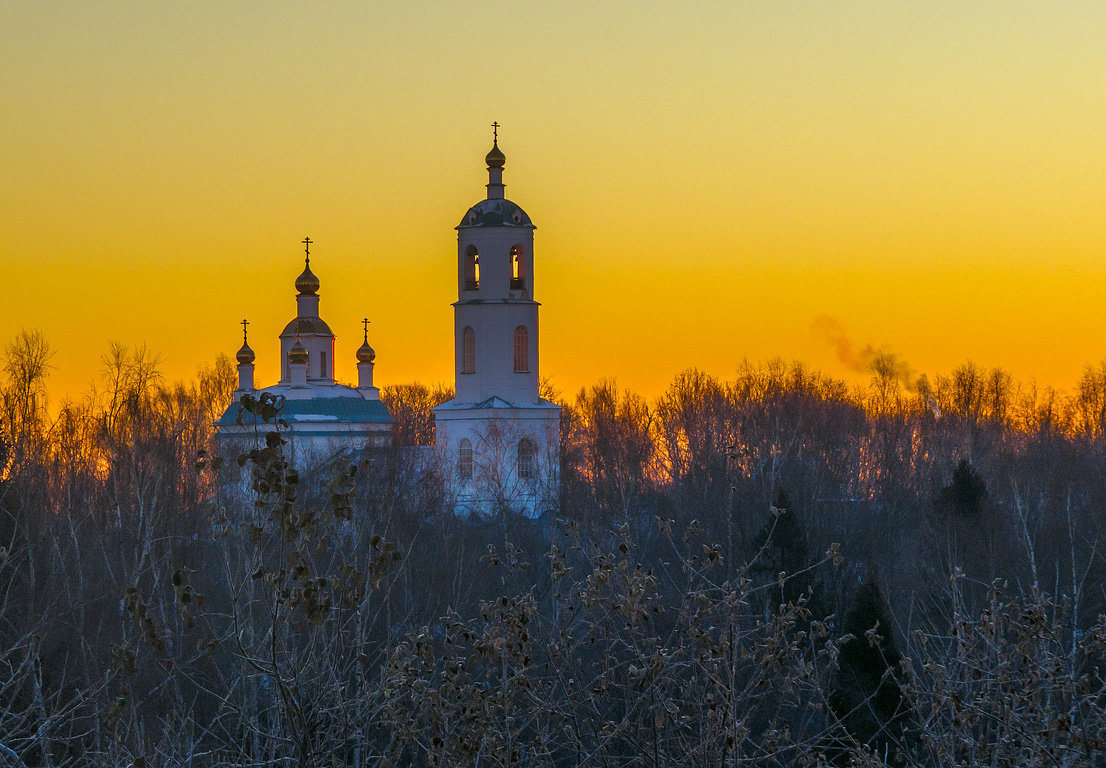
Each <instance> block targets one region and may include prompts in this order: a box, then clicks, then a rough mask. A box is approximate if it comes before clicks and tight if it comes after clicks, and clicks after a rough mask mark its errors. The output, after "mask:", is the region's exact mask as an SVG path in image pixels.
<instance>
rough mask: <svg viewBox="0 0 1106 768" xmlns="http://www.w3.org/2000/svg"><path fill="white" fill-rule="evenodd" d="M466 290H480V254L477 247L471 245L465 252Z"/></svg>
mask: <svg viewBox="0 0 1106 768" xmlns="http://www.w3.org/2000/svg"><path fill="white" fill-rule="evenodd" d="M463 263H464V270H465V274H464V289H465V290H466V291H475V290H479V288H480V254H479V253H478V252H477V250H476V246H475V245H470V246H469V247H468V248H467V249H466V250H465V259H464V262H463Z"/></svg>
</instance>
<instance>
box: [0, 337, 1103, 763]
mask: <svg viewBox="0 0 1106 768" xmlns="http://www.w3.org/2000/svg"><path fill="white" fill-rule="evenodd" d="M49 361H50V347H49V344H48V343H47V341H46V340H45V339H44V338H43V337H42V335H41V334H38V333H35V332H23V333H21V334H19V335H18V336H17V337H16V338H15V339H14V340H13V341H12V342H11V343H9V344H8V345H7V347H6V349H5V356H4V381H3V386H2V390H0V395H2V397H0V406H2V411H0V429H2V436H3V441H2V448H3V455H2V457H0V463H2V466H3V475H2V483H0V513H2V514H0V587H2V591H0V753H2V754H0V761H3V760H7V761H8V762H9V763H10V764H12V765H25V766H32V765H51V766H54V765H57V766H70V765H73V766H78V765H81V766H83V765H88V766H101V765H136V766H139V765H149V766H153V765H157V766H162V765H165V766H176V765H181V766H183V765H189V766H231V765H234V766H238V765H257V766H262V765H264V766H269V765H273V766H276V765H301V766H335V765H346V766H385V765H427V766H431V765H434V766H438V765H441V766H445V765H450V766H454V765H458V766H460V765H471V766H477V765H502V766H508V765H518V766H530V765H542V766H546V765H548V766H568V765H572V766H580V765H591V764H594V765H601V766H613V765H617V766H637V765H641V766H656V767H657V768H659V766H662V765H680V766H682V765H704V766H707V765H710V766H715V765H738V764H750V765H849V764H856V765H947V764H951V763H954V762H955V763H962V764H970V765H974V764H984V763H986V764H996V763H1001V764H1019V765H1020V764H1027V765H1060V764H1062V765H1088V766H1089V765H1098V764H1101V763H1102V761H1103V759H1104V756H1103V744H1102V737H1101V736H1100V735H1099V734H1101V733H1103V732H1106V718H1104V715H1106V708H1104V700H1103V692H1104V689H1103V676H1102V673H1101V664H1102V643H1103V641H1104V640H1106V625H1104V624H1103V621H1102V619H1101V617H1100V614H1102V613H1104V612H1106V608H1104V602H1106V593H1104V590H1106V576H1104V569H1103V548H1104V547H1103V541H1102V536H1101V531H1100V527H1101V526H1102V520H1103V514H1102V510H1103V509H1104V506H1103V502H1106V481H1104V473H1103V467H1104V459H1106V453H1104V448H1106V429H1104V425H1106V365H1103V366H1100V367H1098V368H1088V369H1087V371H1086V372H1085V373H1084V375H1083V376H1082V378H1081V379H1080V381H1079V382H1078V383H1077V385H1076V386H1075V387H1074V388H1073V389H1072V391H1071V392H1067V393H1064V392H1057V391H1053V390H1047V389H1046V390H1038V389H1037V388H1035V387H1033V386H1031V385H1023V384H1019V383H1018V382H1016V381H1014V380H1013V379H1012V377H1011V376H1009V375H1008V374H1007V373H1005V372H1004V371H1002V370H999V369H993V370H984V369H981V368H979V367H978V366H975V365H973V364H970V363H967V364H965V365H963V366H961V367H959V368H957V369H956V370H955V371H953V372H952V373H951V374H949V375H947V376H938V377H935V378H934V380H933V381H932V382H930V381H928V380H925V379H922V380H919V381H916V382H904V381H903V380H902V377H901V376H899V375H898V370H897V368H896V366H894V365H893V364H890V363H889V362H888V361H883V362H882V363H881V362H880V361H879V360H878V359H877V361H876V363H875V364H873V366H872V371H871V381H870V383H869V384H868V385H866V386H860V387H857V386H848V385H846V384H845V383H844V382H841V381H839V380H835V379H833V378H831V377H828V376H825V375H823V374H821V373H819V372H817V371H812V370H810V369H809V368H807V367H805V366H803V365H801V364H798V363H785V362H782V361H772V362H769V363H766V364H759V365H758V364H752V363H744V364H742V365H741V367H739V368H738V370H737V371H736V372H735V374H734V376H733V377H732V378H731V379H729V380H721V379H718V378H716V377H712V376H709V375H707V374H705V373H703V372H701V371H697V370H688V371H684V372H682V373H680V374H678V375H677V376H676V377H675V378H674V380H673V381H672V383H671V384H670V385H669V387H668V388H667V390H666V391H665V392H664V393H663V394H662V395H661V396H659V397H657V398H655V399H646V398H643V397H641V396H640V395H638V394H635V393H634V392H632V391H630V390H627V389H625V388H622V387H620V386H618V384H617V383H616V382H615V381H613V380H608V381H602V382H599V383H597V384H595V385H593V386H590V387H586V388H583V389H581V390H580V391H579V392H578V393H577V394H576V395H575V396H572V397H565V396H563V395H560V394H559V393H557V392H556V391H555V390H554V389H553V388H552V386H550V385H549V384H548V383H545V384H544V385H543V394H544V395H545V396H546V397H548V398H550V399H553V400H555V401H557V402H559V403H560V404H561V405H562V406H563V411H562V422H561V446H560V447H561V456H562V466H561V499H560V509H559V510H558V512H557V514H556V515H555V517H551V518H549V519H542V520H532V519H527V518H524V517H520V516H518V515H515V514H513V513H512V511H511V510H510V509H509V508H504V509H502V510H500V511H499V512H498V513H496V514H494V515H489V516H487V517H485V518H480V519H474V518H466V519H462V518H458V517H456V516H454V515H452V514H450V513H447V512H445V511H444V509H445V507H446V504H445V499H444V498H443V493H444V490H443V487H444V486H443V484H442V483H441V482H439V481H438V476H437V474H436V473H435V471H434V467H433V465H432V464H430V465H428V464H427V461H426V453H425V451H419V450H418V448H417V447H418V446H426V445H430V444H432V443H433V419H432V415H431V409H432V408H433V407H434V406H435V405H436V404H438V403H440V402H442V401H444V400H446V399H448V398H449V397H451V391H450V390H449V388H448V387H442V386H437V387H430V386H426V385H422V384H417V383H415V384H406V385H399V386H392V387H387V388H385V389H384V391H383V393H382V397H383V398H384V400H385V402H386V403H387V404H388V406H389V408H390V410H391V411H392V413H393V415H394V416H396V419H397V424H396V430H395V436H394V443H395V444H394V445H393V447H391V448H390V449H379V450H370V451H366V452H363V453H361V454H356V455H342V456H340V457H336V458H335V459H334V460H333V461H330V462H327V463H325V464H323V465H321V466H319V467H317V468H315V469H313V470H311V471H303V472H300V471H297V469H295V468H293V467H292V466H290V465H289V463H288V462H287V460H286V458H285V451H284V448H285V445H286V440H287V439H288V436H287V433H286V431H285V430H283V429H282V427H281V425H280V423H279V417H277V418H274V419H272V420H271V422H270V424H269V426H268V427H267V428H266V429H264V430H262V431H261V432H260V433H259V437H258V443H257V445H256V447H255V448H254V449H252V450H250V451H248V452H247V453H244V454H242V455H241V456H220V455H219V454H218V450H217V448H216V446H215V444H214V440H213V437H214V435H213V426H212V425H213V422H214V420H215V419H216V418H218V416H219V415H221V413H222V412H223V411H224V410H225V409H226V408H227V407H228V406H230V405H231V400H232V397H233V393H234V388H235V384H236V376H235V373H234V369H233V366H232V364H231V363H230V361H229V360H227V359H226V358H225V357H224V358H220V359H219V360H217V361H216V362H215V363H214V364H213V365H212V366H211V367H210V368H207V369H204V370H202V371H200V372H199V373H198V375H197V377H196V378H195V380H194V381H192V382H190V383H168V382H166V381H165V380H164V379H163V377H162V376H161V374H160V372H159V368H158V361H157V358H156V356H154V355H152V354H150V353H149V352H148V351H147V350H145V349H143V348H136V349H128V348H125V347H122V346H119V345H113V346H112V347H110V348H109V350H108V352H107V353H106V354H105V355H104V359H103V363H104V364H103V370H102V372H101V375H100V377H99V378H98V380H97V383H96V384H95V386H94V387H93V388H92V389H91V390H90V391H89V392H88V393H87V394H86V395H85V396H84V397H82V398H81V399H79V400H76V401H66V402H63V403H61V404H60V405H59V406H58V407H56V408H51V407H50V404H49V402H48V386H47V385H48V376H49V370H50V367H49V366H50V362H49ZM240 407H243V408H246V409H254V410H256V412H258V413H259V414H260V413H262V410H263V406H262V404H261V403H260V402H259V401H258V400H257V399H256V398H249V397H248V398H245V399H243V400H242V402H241V403H240ZM230 474H235V476H237V477H244V478H245V482H244V484H243V483H240V482H239V483H235V485H234V486H233V487H230V486H228V483H227V482H226V477H227V476H229V475H230Z"/></svg>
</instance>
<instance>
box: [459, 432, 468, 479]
mask: <svg viewBox="0 0 1106 768" xmlns="http://www.w3.org/2000/svg"><path fill="white" fill-rule="evenodd" d="M457 474H458V475H460V477H461V479H462V480H471V479H472V443H470V442H469V439H468V438H467V437H466V438H463V439H462V440H461V444H460V446H459V447H458V448H457Z"/></svg>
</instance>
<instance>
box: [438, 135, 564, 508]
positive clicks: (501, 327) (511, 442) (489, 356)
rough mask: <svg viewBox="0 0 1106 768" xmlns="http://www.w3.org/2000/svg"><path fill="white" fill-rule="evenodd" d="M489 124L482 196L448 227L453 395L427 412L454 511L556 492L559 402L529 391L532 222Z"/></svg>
mask: <svg viewBox="0 0 1106 768" xmlns="http://www.w3.org/2000/svg"><path fill="white" fill-rule="evenodd" d="M492 128H493V130H494V133H493V135H492V149H491V151H490V152H488V154H487V156H486V157H485V158H484V160H485V163H486V164H487V168H488V184H487V190H488V192H487V197H486V198H485V199H484V200H481V201H480V202H478V203H477V204H476V205H474V206H472V207H471V208H469V210H468V212H467V213H465V216H464V218H462V219H461V223H460V224H458V225H457V301H456V302H454V303H453V318H454V339H453V340H454V363H455V376H456V379H455V380H456V397H455V398H454V399H453V400H451V401H450V402H448V403H443V404H442V405H441V406H439V407H438V408H437V409H435V423H436V425H437V433H438V438H437V443H438V446H439V448H440V449H441V451H442V455H443V461H445V464H446V469H447V470H448V471H449V472H452V474H453V476H454V480H453V482H452V483H451V487H452V488H453V490H454V493H455V496H456V497H457V499H458V502H459V504H458V506H459V508H462V509H464V508H468V509H470V510H472V511H477V512H480V511H486V510H488V509H490V508H493V507H495V506H497V505H500V506H504V505H505V506H507V507H511V508H515V509H517V510H518V511H521V512H523V513H525V514H528V515H531V516H537V515H540V514H542V513H544V512H546V511H550V510H551V509H552V505H553V504H554V502H555V500H556V497H557V492H556V488H557V481H558V469H559V462H560V449H559V425H560V415H559V412H560V407H559V406H557V405H554V404H553V403H550V402H548V401H547V400H543V399H542V398H541V396H540V395H539V394H538V306H539V305H538V302H536V301H535V300H534V295H535V293H534V286H535V282H534V229H535V227H534V224H533V222H532V221H531V220H530V217H529V216H528V215H527V214H526V212H525V211H524V210H522V208H521V207H520V206H518V205H517V204H515V203H513V202H511V201H510V200H508V199H507V198H506V195H505V186H504V184H503V169H504V166H505V165H506V162H507V159H506V157H505V156H504V154H503V152H502V151H501V150H500V149H499V136H498V128H499V125H498V123H493V124H492ZM449 472H447V474H449Z"/></svg>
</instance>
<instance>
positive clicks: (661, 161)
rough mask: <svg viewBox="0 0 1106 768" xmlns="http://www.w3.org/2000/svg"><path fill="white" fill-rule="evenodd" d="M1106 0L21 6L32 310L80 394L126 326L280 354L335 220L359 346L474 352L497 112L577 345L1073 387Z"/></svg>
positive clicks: (177, 343)
mask: <svg viewBox="0 0 1106 768" xmlns="http://www.w3.org/2000/svg"><path fill="white" fill-rule="evenodd" d="M1104 30H1106V4H1103V3H1096V2H1086V3H1075V2H1073V3H1063V4H1059V3H1037V2H1032V3H1015V2H995V3H963V2H959V1H958V2H947V3H938V2H920V3H916V4H907V3H901V2H886V3H840V2H825V3H815V2H802V3H799V2H794V3H791V2H780V1H779V0H771V1H769V2H736V1H735V0H725V1H720V2H680V3H675V2H672V3H656V2H610V3H596V2H594V0H590V1H589V2H556V3H548V4H544V5H539V4H531V3H506V2H502V3H487V2H463V3H462V2H440V3H430V2H411V1H410V0H403V1H398V0H397V1H396V2H370V1H369V0H361V1H359V2H330V3H326V4H318V3H306V2H305V3H291V2H277V1H274V0H266V2H233V3H228V2H222V1H221V0H220V1H219V2H188V3H169V2H160V3H156V2H145V3H139V2H127V3H123V2H83V1H82V2H69V3H62V2H57V3H35V2H16V1H15V0H13V1H12V2H6V3H4V4H3V5H2V6H0V103H2V105H3V106H2V112H0V114H2V115H3V118H2V120H0V125H2V130H0V172H2V180H0V254H2V258H3V272H4V280H5V283H6V284H7V288H6V290H4V298H3V300H2V302H0V336H2V337H3V338H4V339H5V340H6V339H10V338H12V337H13V336H14V335H15V333H16V332H18V330H19V329H20V328H21V327H26V328H39V329H42V330H43V331H44V332H45V333H46V335H47V337H48V338H49V340H50V341H51V343H52V344H53V346H54V347H55V348H56V349H57V354H56V356H55V358H54V360H53V362H54V365H55V366H56V368H55V370H54V372H53V377H52V380H51V381H52V384H51V392H52V395H53V397H54V398H55V401H56V400H57V399H59V398H60V397H62V396H64V395H66V394H71V395H78V394H80V393H81V392H83V391H84V390H85V388H86V385H87V383H88V381H90V380H91V379H92V378H93V377H95V376H96V375H97V373H98V371H99V369H100V361H99V357H100V355H101V354H102V353H103V352H104V351H105V349H106V348H107V345H108V342H109V341H112V340H114V341H120V342H123V343H126V344H129V345H133V344H139V343H143V342H144V343H146V344H147V345H148V346H149V347H150V348H151V349H153V350H156V351H159V352H160V353H161V355H162V358H163V370H164V372H165V374H166V376H167V378H169V379H171V380H172V379H178V378H183V379H187V378H190V377H191V376H193V375H194V373H195V371H196V370H197V369H198V368H199V367H200V366H202V365H205V364H208V363H210V362H211V361H212V360H213V359H214V357H215V355H216V354H218V353H219V352H226V353H228V354H233V353H234V351H235V350H236V349H237V347H238V345H239V343H240V341H241V337H240V335H239V326H238V325H237V323H238V321H240V320H241V319H242V318H243V317H248V318H249V319H250V321H251V323H252V325H251V345H252V346H253V347H254V349H255V350H256V351H257V353H258V380H259V383H267V382H269V381H271V380H272V379H273V378H274V377H275V376H276V373H277V365H276V362H277V361H276V354H277V349H278V347H277V342H276V334H277V333H279V331H280V329H281V328H282V327H283V325H284V323H286V322H287V320H288V319H290V318H291V316H292V314H293V313H294V306H295V305H294V300H293V290H292V283H293V281H294V279H295V276H296V275H297V274H298V272H299V271H300V269H301V266H302V262H301V254H302V251H301V248H302V246H301V245H300V244H299V241H300V240H302V239H303V237H304V236H305V235H310V236H311V238H312V239H313V240H315V241H316V245H315V246H313V248H312V250H313V258H312V267H313V268H314V270H315V272H316V273H317V274H318V275H319V277H320V278H321V280H322V290H321V295H322V314H323V316H324V318H325V319H326V320H327V321H328V322H329V323H330V325H331V327H332V328H334V330H335V332H336V333H337V334H338V337H339V338H338V364H339V367H338V374H339V377H340V378H345V379H347V380H348V379H352V378H353V377H354V366H353V362H354V359H353V351H354V349H355V348H356V346H357V345H358V344H359V343H360V332H359V331H360V325H359V323H358V321H359V319H360V318H361V317H362V316H363V315H368V316H369V317H370V318H371V319H372V320H373V325H372V326H371V336H370V340H371V342H372V344H373V346H374V347H375V348H376V349H377V352H378V358H377V363H378V364H377V383H379V384H388V383H395V382H400V381H410V380H413V379H418V380H423V381H427V382H434V381H446V380H450V379H451V378H452V370H453V369H452V365H453V363H452V309H451V308H450V306H449V305H450V302H451V301H453V300H454V299H455V298H456V297H455V285H456V284H455V271H454V270H455V266H454V260H455V242H456V241H455V233H454V231H453V227H454V226H455V225H456V224H457V222H458V221H459V220H460V218H461V216H462V215H463V214H464V212H465V210H466V209H467V208H468V206H469V205H471V204H473V203H474V202H476V201H477V200H478V199H480V198H481V197H482V196H483V193H484V186H483V185H484V184H485V183H486V181H487V178H486V172H485V170H484V166H483V163H482V159H483V156H484V153H485V152H486V151H487V150H488V148H489V144H490V129H489V128H488V124H489V123H490V122H491V121H492V120H498V121H499V122H500V123H501V124H502V125H503V128H502V131H501V134H500V135H501V139H502V141H501V143H500V146H501V147H502V149H503V150H504V152H505V153H506V155H507V168H506V173H505V181H506V183H507V195H508V197H510V198H511V199H513V200H515V201H516V202H518V203H519V204H521V205H522V206H523V207H524V208H525V209H526V210H527V212H528V213H529V214H530V215H531V216H532V217H533V219H534V221H535V223H536V224H537V225H538V231H537V243H536V249H535V250H536V258H537V266H536V270H535V271H536V292H537V298H538V299H539V300H540V301H542V303H543V309H542V315H541V324H542V326H541V328H542V339H541V344H542V346H541V352H542V361H541V362H542V373H543V374H545V375H550V376H552V377H553V380H554V383H555V384H556V385H557V386H558V387H560V388H561V389H563V390H568V391H570V392H571V391H574V390H575V389H576V388H578V387H579V386H580V385H582V384H587V383H592V382H594V381H596V380H597V379H599V378H601V377H605V376H616V377H617V378H618V379H619V381H620V382H621V383H623V384H625V385H628V386H630V387H633V388H635V389H637V390H639V391H641V392H642V393H644V394H647V395H654V394H658V393H659V392H660V391H661V390H662V389H663V388H664V386H665V385H666V384H667V383H668V381H670V379H671V377H672V376H673V374H674V373H675V372H677V371H679V370H680V369H682V368H684V367H687V366H691V365H695V366H698V367H701V368H703V369H706V370H707V371H710V372H712V373H715V374H718V375H720V376H724V377H728V376H730V375H731V374H732V373H733V371H734V370H735V369H736V367H737V365H738V364H739V363H740V361H741V360H742V358H745V357H748V358H750V359H752V360H766V359H768V358H771V357H773V356H777V355H779V356H783V357H785V358H789V359H790V358H796V359H801V360H804V361H806V362H808V363H810V364H812V365H814V366H816V367H818V368H821V369H822V370H824V371H825V372H827V373H829V374H833V375H835V376H840V377H845V378H850V376H852V378H851V379H850V380H859V379H857V377H856V376H855V375H852V374H850V373H849V371H848V370H847V369H846V367H845V366H844V365H843V364H842V363H840V362H839V361H838V360H837V359H836V357H835V354H834V350H833V348H832V347H831V346H830V345H829V344H827V343H826V341H825V339H823V338H820V337H819V336H818V335H817V334H816V333H814V332H813V331H812V324H813V323H814V321H815V319H816V318H817V317H819V316H822V315H826V316H829V317H832V318H834V319H836V321H837V322H838V323H840V326H841V327H843V328H844V329H845V330H846V331H847V333H848V334H849V336H850V338H851V339H852V340H853V341H854V342H855V343H856V344H857V345H858V346H860V345H863V344H866V343H871V344H875V345H877V346H879V345H886V346H887V347H888V348H889V349H892V350H894V351H895V352H896V353H898V354H899V355H901V356H903V357H904V358H906V359H907V360H908V361H909V362H910V364H911V365H912V366H913V367H914V368H915V369H916V370H919V371H926V372H928V373H930V375H933V374H936V373H947V372H948V371H949V370H951V369H952V368H953V367H955V366H956V365H958V364H959V363H961V362H963V361H965V360H967V359H972V360H975V361H976V362H978V363H980V364H983V365H1002V366H1004V367H1006V368H1007V369H1009V370H1010V371H1011V372H1012V373H1013V374H1014V375H1015V376H1016V377H1018V378H1021V379H1023V380H1028V379H1035V380H1036V381H1037V382H1038V383H1040V384H1046V385H1056V386H1061V387H1069V386H1071V385H1072V384H1073V383H1074V382H1075V381H1076V379H1077V377H1078V375H1079V373H1080V371H1081V369H1082V368H1083V366H1084V365H1085V364H1087V363H1092V362H1097V361H1100V360H1102V359H1104V358H1106V334H1104V333H1103V329H1104V327H1106V323H1104V321H1106V304H1104V302H1103V301H1102V299H1103V297H1106V140H1104V133H1103V130H1104V127H1106V44H1104V43H1103V40H1104V37H1103V31H1104Z"/></svg>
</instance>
